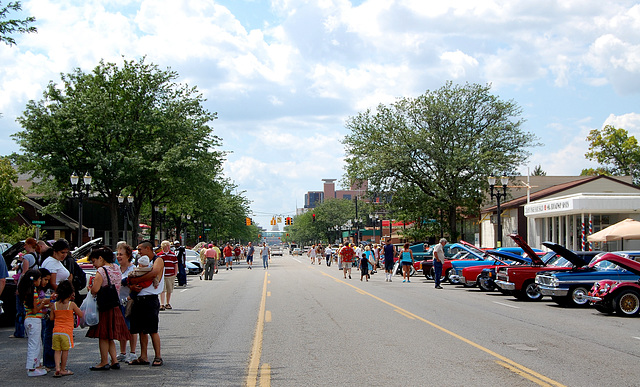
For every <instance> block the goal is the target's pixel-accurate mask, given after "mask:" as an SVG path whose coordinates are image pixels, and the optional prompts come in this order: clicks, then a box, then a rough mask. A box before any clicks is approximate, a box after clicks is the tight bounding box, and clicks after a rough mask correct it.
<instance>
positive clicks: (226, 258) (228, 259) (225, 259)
mask: <svg viewBox="0 0 640 387" xmlns="http://www.w3.org/2000/svg"><path fill="white" fill-rule="evenodd" d="M224 261H225V262H232V261H233V256H231V257H224Z"/></svg>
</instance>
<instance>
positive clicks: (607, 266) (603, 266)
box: [593, 261, 621, 270]
mask: <svg viewBox="0 0 640 387" xmlns="http://www.w3.org/2000/svg"><path fill="white" fill-rule="evenodd" d="M593 267H595V268H596V269H598V270H621V269H620V266H618V265H616V264H615V263H613V262H610V261H602V262H598V263H596V264H595V265H594V266H593Z"/></svg>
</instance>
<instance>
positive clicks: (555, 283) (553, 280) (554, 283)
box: [549, 277, 560, 288]
mask: <svg viewBox="0 0 640 387" xmlns="http://www.w3.org/2000/svg"><path fill="white" fill-rule="evenodd" d="M559 284H560V282H559V281H558V279H557V278H556V277H552V278H551V281H549V286H551V287H554V288H556V287H558V285H559Z"/></svg>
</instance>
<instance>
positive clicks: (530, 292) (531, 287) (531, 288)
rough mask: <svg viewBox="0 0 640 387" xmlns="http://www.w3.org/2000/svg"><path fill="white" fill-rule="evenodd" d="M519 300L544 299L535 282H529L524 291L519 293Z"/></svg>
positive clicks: (523, 287)
mask: <svg viewBox="0 0 640 387" xmlns="http://www.w3.org/2000/svg"><path fill="white" fill-rule="evenodd" d="M517 298H518V299H521V300H524V301H540V300H541V299H542V293H541V292H540V288H538V285H536V283H535V282H533V281H527V282H525V284H524V285H523V286H522V290H521V291H520V292H518V295H517Z"/></svg>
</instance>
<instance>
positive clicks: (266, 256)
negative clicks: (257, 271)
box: [260, 242, 271, 270]
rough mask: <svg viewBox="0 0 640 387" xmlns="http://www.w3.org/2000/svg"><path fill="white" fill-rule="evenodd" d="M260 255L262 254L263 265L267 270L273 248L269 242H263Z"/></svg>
mask: <svg viewBox="0 0 640 387" xmlns="http://www.w3.org/2000/svg"><path fill="white" fill-rule="evenodd" d="M260 255H262V266H263V267H264V269H265V270H267V269H268V268H269V260H271V249H270V248H269V246H267V242H262V251H261V252H260Z"/></svg>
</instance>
